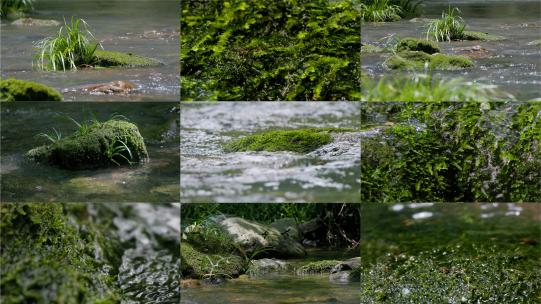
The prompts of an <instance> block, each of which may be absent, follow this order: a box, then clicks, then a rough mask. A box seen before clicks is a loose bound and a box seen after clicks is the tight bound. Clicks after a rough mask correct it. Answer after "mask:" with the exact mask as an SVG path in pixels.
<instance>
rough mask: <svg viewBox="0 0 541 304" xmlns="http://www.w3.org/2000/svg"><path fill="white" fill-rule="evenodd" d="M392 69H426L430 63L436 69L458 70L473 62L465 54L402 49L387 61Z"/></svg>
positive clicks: (468, 66)
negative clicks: (428, 52)
mask: <svg viewBox="0 0 541 304" xmlns="http://www.w3.org/2000/svg"><path fill="white" fill-rule="evenodd" d="M385 65H386V66H387V67H388V68H390V69H424V68H425V65H428V68H429V69H434V70H458V69H464V68H470V67H473V66H474V64H473V62H472V61H471V60H470V59H468V58H467V57H464V56H459V55H444V54H440V53H436V54H433V55H430V54H427V53H425V52H420V51H402V52H399V53H397V54H395V55H393V56H391V57H389V58H388V59H387V60H386V61H385Z"/></svg>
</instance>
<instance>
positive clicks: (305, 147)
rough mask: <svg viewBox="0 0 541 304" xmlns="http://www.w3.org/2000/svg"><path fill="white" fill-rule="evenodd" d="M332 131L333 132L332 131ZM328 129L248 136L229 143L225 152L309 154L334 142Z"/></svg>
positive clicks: (273, 132) (269, 132) (274, 132)
mask: <svg viewBox="0 0 541 304" xmlns="http://www.w3.org/2000/svg"><path fill="white" fill-rule="evenodd" d="M331 131H332V130H331ZM329 133H330V132H329V130H328V129H299V130H276V131H268V132H263V133H259V134H253V135H248V136H246V137H243V138H241V139H238V140H235V141H233V142H230V143H228V144H227V145H225V147H224V151H225V152H239V151H269V152H275V151H292V152H297V153H308V152H311V151H314V150H315V149H317V148H319V147H321V146H323V145H326V144H329V143H331V142H332V136H331V135H330V134H329Z"/></svg>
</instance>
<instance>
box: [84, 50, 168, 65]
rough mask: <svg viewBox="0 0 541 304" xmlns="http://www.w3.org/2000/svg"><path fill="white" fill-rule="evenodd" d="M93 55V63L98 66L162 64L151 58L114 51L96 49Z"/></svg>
mask: <svg viewBox="0 0 541 304" xmlns="http://www.w3.org/2000/svg"><path fill="white" fill-rule="evenodd" d="M94 56H95V60H94V63H93V64H94V65H96V66H100V67H128V68H139V67H150V66H158V65H162V64H163V63H162V62H160V61H158V60H156V59H153V58H148V57H143V56H139V55H135V54H132V53H123V52H115V51H103V50H96V53H95V54H94Z"/></svg>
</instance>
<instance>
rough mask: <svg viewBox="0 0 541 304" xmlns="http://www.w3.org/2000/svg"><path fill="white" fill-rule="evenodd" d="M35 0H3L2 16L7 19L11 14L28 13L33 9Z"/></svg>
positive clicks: (0, 7)
mask: <svg viewBox="0 0 541 304" xmlns="http://www.w3.org/2000/svg"><path fill="white" fill-rule="evenodd" d="M34 2H35V0H2V3H1V6H0V16H1V17H6V16H8V15H9V14H11V13H18V12H26V11H29V10H31V9H32V8H33V5H34Z"/></svg>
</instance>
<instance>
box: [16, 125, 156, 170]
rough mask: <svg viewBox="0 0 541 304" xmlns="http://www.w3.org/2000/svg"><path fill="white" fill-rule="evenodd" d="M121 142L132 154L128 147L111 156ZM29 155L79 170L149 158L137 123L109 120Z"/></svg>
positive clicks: (30, 152) (45, 161) (28, 155)
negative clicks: (110, 153) (111, 152)
mask: <svg viewBox="0 0 541 304" xmlns="http://www.w3.org/2000/svg"><path fill="white" fill-rule="evenodd" d="M121 141H122V142H123V143H124V144H125V146H127V147H128V148H129V150H130V152H131V155H130V154H129V153H128V152H127V151H125V150H123V151H121V152H119V153H117V154H115V155H109V154H108V152H110V151H111V150H113V149H115V148H117V147H121V146H120V145H121ZM26 156H27V157H28V158H30V159H33V160H35V161H38V162H44V163H48V164H51V165H55V166H58V167H61V168H65V169H72V170H77V169H89V168H98V167H109V166H114V165H117V164H126V163H128V162H127V160H126V159H129V160H130V161H131V162H143V161H144V160H145V159H147V158H148V153H147V150H146V146H145V143H144V140H143V137H142V136H141V134H140V133H139V129H138V128H137V126H136V125H134V124H132V123H130V122H127V121H122V120H109V121H106V122H103V123H102V122H94V123H93V124H92V125H90V126H89V127H88V129H87V130H86V131H84V132H81V130H79V131H77V132H75V133H74V134H73V135H71V136H69V137H67V138H63V139H60V140H58V141H56V142H55V143H52V144H50V145H46V146H40V147H37V148H34V149H32V150H30V151H28V152H27V154H26Z"/></svg>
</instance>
